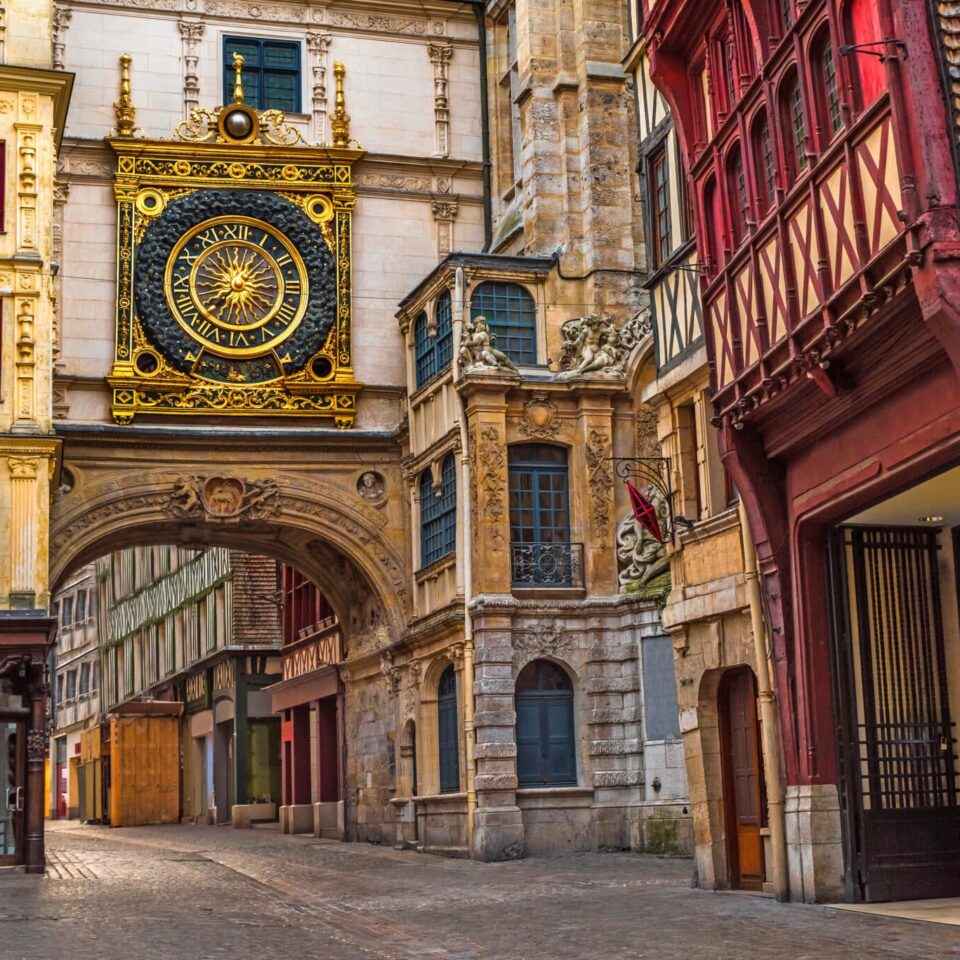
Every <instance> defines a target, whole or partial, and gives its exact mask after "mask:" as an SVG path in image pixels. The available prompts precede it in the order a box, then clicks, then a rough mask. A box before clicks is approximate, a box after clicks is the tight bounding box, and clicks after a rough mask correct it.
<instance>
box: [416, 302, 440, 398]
mask: <svg viewBox="0 0 960 960" xmlns="http://www.w3.org/2000/svg"><path fill="white" fill-rule="evenodd" d="M413 354H414V360H415V364H416V370H417V389H418V390H419V389H420V388H421V387H422V386H424V385H425V384H427V383H429V382H430V381H431V380H432V379H433V378H434V377H435V376H436V375H437V351H436V349H435V338H434V337H431V336H430V330H429V327H428V325H427V314H426V312H424V313H421V314H420V315H419V316H418V317H417V319H416V320H414V322H413Z"/></svg>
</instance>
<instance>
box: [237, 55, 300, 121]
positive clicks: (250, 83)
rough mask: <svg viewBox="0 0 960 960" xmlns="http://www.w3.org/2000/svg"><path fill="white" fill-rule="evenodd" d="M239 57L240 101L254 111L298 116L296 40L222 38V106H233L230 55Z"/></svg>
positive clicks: (298, 83) (298, 78)
mask: <svg viewBox="0 0 960 960" xmlns="http://www.w3.org/2000/svg"><path fill="white" fill-rule="evenodd" d="M234 53H239V54H240V55H241V56H242V57H243V100H244V103H246V104H248V105H249V106H251V107H252V108H253V109H254V110H282V111H283V112H284V113H300V112H301V95H302V87H303V83H302V79H301V62H302V54H301V50H300V44H299V43H298V42H297V41H296V40H266V39H259V38H256V37H224V38H223V102H224V103H233V86H234V82H235V79H236V74H235V71H234V66H233V55H234Z"/></svg>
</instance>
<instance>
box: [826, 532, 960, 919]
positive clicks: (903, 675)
mask: <svg viewBox="0 0 960 960" xmlns="http://www.w3.org/2000/svg"><path fill="white" fill-rule="evenodd" d="M938 549H939V548H938V546H937V533H936V531H935V530H931V529H927V528H914V527H853V526H851V527H839V528H837V529H836V530H834V531H832V534H831V541H830V567H831V569H830V574H831V576H830V580H831V585H832V589H833V594H834V597H833V599H834V614H835V615H834V640H835V643H834V654H835V666H836V669H835V681H836V693H837V706H838V717H839V743H840V799H841V807H842V811H843V816H844V843H845V848H846V849H845V867H846V893H847V899H849V900H854V901H878V900H905V899H911V898H925V897H947V896H957V895H960V868H958V864H960V807H958V805H957V799H958V798H957V769H956V761H957V758H956V755H955V752H954V745H955V740H954V730H953V723H952V721H951V719H950V707H949V701H948V697H947V673H946V663H945V658H944V643H943V618H942V611H941V605H940V584H939V579H938V566H937V555H938Z"/></svg>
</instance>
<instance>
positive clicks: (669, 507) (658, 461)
mask: <svg viewBox="0 0 960 960" xmlns="http://www.w3.org/2000/svg"><path fill="white" fill-rule="evenodd" d="M610 459H611V460H613V462H614V463H615V464H616V467H615V470H616V474H617V476H618V477H619V478H620V479H621V480H623V482H624V483H627V484H629V485H630V487H631V495H630V502H631V506H632V507H633V512H634V516H635V517H636V518H637V520H638V521H639V522H640V523H642V524H643V526H644V528H645V529H646V530H647V531H648V532H650V534H651V535H652V536H653V537H655V538H656V539H658V540H660V542H661V543H666V542H667V541H668V540H672V539H673V538H674V537H675V536H676V533H677V528H678V527H683V528H684V529H685V530H689V529H690V528H691V527H693V525H694V521H693V520H689V519H688V518H687V517H684V516H682V515H680V514H674V512H673V491H672V490H671V489H670V460H669V458H668V457H611V458H610ZM635 494H638V495H639V498H640V501H641V503H639V504H638V502H637V500H636V499H635ZM658 501H659V502H658ZM643 510H646V511H647V515H648V516H653V517H655V519H656V523H655V524H654V523H648V522H645V521H644V519H643V518H642V517H641V515H640V511H643ZM651 528H653V529H651ZM656 529H659V531H660V534H661V535H660V536H659V537H658V536H657V535H656V532H655V530H656Z"/></svg>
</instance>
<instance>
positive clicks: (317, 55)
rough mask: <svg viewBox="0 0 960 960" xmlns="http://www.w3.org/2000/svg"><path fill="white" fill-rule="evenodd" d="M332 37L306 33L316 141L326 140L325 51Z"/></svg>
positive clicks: (324, 141) (328, 47)
mask: <svg viewBox="0 0 960 960" xmlns="http://www.w3.org/2000/svg"><path fill="white" fill-rule="evenodd" d="M332 40H333V38H332V37H331V36H330V34H329V33H308V34H307V50H309V51H310V61H311V62H310V70H311V73H312V74H313V85H312V87H311V88H310V96H311V100H312V103H313V136H314V139H315V140H316V142H317V143H320V144H325V143H326V142H327V51H328V50H329V49H330V43H331V41H332Z"/></svg>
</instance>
